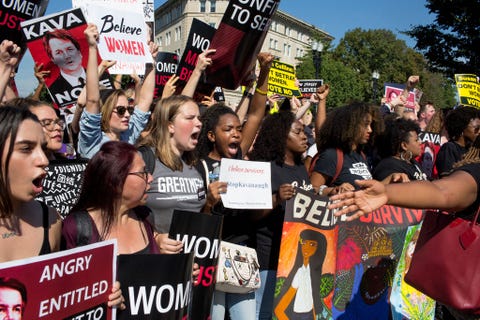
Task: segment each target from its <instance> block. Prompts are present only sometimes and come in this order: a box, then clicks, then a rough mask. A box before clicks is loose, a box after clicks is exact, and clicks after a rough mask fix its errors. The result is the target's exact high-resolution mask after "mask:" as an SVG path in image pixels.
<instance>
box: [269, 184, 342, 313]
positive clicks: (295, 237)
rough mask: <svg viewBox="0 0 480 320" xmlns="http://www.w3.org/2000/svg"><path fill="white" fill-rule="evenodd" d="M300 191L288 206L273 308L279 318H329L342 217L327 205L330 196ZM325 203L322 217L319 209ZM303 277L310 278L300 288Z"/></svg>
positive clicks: (298, 190) (288, 202)
mask: <svg viewBox="0 0 480 320" xmlns="http://www.w3.org/2000/svg"><path fill="white" fill-rule="evenodd" d="M296 191H297V193H296V196H295V197H293V198H292V199H290V200H289V201H287V206H286V209H285V218H284V223H283V230H282V239H281V245H280V255H279V259H278V268H277V282H276V290H275V295H274V304H273V305H274V310H273V312H274V314H275V316H276V317H277V318H278V319H297V318H299V313H303V314H307V313H310V314H311V316H310V317H309V319H317V317H318V319H329V318H330V317H329V315H331V311H330V309H331V307H330V306H331V300H332V295H333V288H334V274H335V261H336V242H337V233H338V228H337V220H339V219H337V218H335V217H334V216H333V211H330V210H328V209H326V204H327V203H328V197H323V196H318V195H314V194H313V193H311V192H308V191H304V190H301V189H298V188H297V189H296ZM305 201H306V202H305ZM322 203H323V204H324V205H323V213H324V214H323V217H320V216H319V215H317V213H318V211H317V209H318V208H319V207H321V206H322ZM305 261H307V264H306V265H305ZM299 278H303V279H309V280H310V281H308V280H307V281H308V282H306V283H305V282H304V283H303V284H302V288H301V289H300V288H299ZM292 293H293V295H292ZM300 301H302V302H300ZM314 313H315V314H314Z"/></svg>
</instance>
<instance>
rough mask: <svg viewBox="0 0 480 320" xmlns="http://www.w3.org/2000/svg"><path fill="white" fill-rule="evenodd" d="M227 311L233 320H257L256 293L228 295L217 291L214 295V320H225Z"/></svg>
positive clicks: (212, 313)
mask: <svg viewBox="0 0 480 320" xmlns="http://www.w3.org/2000/svg"><path fill="white" fill-rule="evenodd" d="M225 309H227V310H228V313H229V314H230V319H231V320H251V319H254V318H255V292H250V293H226V292H222V291H217V290H215V291H214V293H213V304H212V312H211V315H212V320H224V319H225Z"/></svg>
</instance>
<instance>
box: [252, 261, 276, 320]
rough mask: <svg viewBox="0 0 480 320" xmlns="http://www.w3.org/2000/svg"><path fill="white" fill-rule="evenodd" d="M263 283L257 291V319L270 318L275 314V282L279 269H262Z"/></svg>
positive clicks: (268, 319) (264, 319)
mask: <svg viewBox="0 0 480 320" xmlns="http://www.w3.org/2000/svg"><path fill="white" fill-rule="evenodd" d="M260 279H261V285H260V288H258V289H257V291H255V300H256V302H257V312H256V319H257V320H270V319H272V314H273V297H274V294H275V283H276V281H277V270H261V271H260Z"/></svg>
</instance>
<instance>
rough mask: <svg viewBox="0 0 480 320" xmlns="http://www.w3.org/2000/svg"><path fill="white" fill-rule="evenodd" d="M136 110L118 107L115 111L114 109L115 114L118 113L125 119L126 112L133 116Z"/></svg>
mask: <svg viewBox="0 0 480 320" xmlns="http://www.w3.org/2000/svg"><path fill="white" fill-rule="evenodd" d="M134 110H135V107H125V106H117V107H116V108H115V109H113V112H116V113H117V114H118V115H119V116H120V117H123V115H124V114H125V112H127V111H128V113H129V114H130V115H132V114H133V111H134Z"/></svg>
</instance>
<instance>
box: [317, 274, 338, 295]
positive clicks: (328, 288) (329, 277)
mask: <svg viewBox="0 0 480 320" xmlns="http://www.w3.org/2000/svg"><path fill="white" fill-rule="evenodd" d="M334 282H335V281H334V277H333V274H332V273H324V274H322V276H321V278H320V297H321V298H322V299H325V298H326V297H327V296H328V295H329V294H330V293H331V292H332V291H333V285H334Z"/></svg>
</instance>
